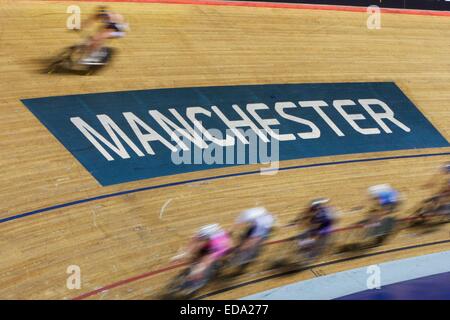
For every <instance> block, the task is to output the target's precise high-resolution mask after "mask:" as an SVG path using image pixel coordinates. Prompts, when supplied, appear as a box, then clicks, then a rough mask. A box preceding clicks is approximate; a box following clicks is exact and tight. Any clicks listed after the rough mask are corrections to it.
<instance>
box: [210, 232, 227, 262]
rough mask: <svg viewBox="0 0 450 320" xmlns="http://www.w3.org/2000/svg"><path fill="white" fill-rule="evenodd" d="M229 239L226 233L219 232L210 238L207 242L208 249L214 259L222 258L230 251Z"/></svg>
mask: <svg viewBox="0 0 450 320" xmlns="http://www.w3.org/2000/svg"><path fill="white" fill-rule="evenodd" d="M231 245H232V243H231V238H230V236H229V235H228V233H226V232H220V233H218V234H216V235H214V236H212V237H211V239H210V240H209V248H210V250H211V255H212V256H213V257H214V258H215V259H218V258H222V257H223V256H225V255H226V254H227V253H228V251H229V250H230V249H231Z"/></svg>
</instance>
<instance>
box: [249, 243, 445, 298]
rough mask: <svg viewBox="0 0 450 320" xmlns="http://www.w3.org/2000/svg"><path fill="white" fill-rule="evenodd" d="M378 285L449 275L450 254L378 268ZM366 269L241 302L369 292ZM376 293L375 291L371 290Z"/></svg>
mask: <svg viewBox="0 0 450 320" xmlns="http://www.w3.org/2000/svg"><path fill="white" fill-rule="evenodd" d="M378 266H379V267H380V277H381V286H386V285H389V284H393V283H397V282H402V281H407V280H412V279H417V278H422V277H426V276H430V275H434V274H439V273H445V272H450V251H444V252H439V253H432V254H427V255H423V256H419V257H414V258H408V259H401V260H395V261H391V262H385V263H381V264H379V265H378ZM367 270H368V269H367V266H366V267H362V268H358V269H353V270H348V271H343V272H338V273H334V274H330V275H327V276H323V277H318V278H314V279H310V280H306V281H301V282H297V283H294V284H290V285H286V286H282V287H278V288H274V289H271V290H267V291H264V292H261V293H257V294H254V295H251V296H247V297H244V298H242V300H329V299H335V298H339V297H343V296H346V295H349V294H353V293H356V292H361V291H365V290H368V287H367V279H368V277H369V276H370V274H368V272H367ZM373 290H376V289H373Z"/></svg>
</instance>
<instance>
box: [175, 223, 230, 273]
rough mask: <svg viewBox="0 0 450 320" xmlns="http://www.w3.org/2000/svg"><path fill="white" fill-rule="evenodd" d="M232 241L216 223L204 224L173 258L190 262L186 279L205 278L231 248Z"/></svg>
mask: <svg viewBox="0 0 450 320" xmlns="http://www.w3.org/2000/svg"><path fill="white" fill-rule="evenodd" d="M231 248H232V242H231V238H230V236H229V235H228V233H227V232H226V231H225V230H223V229H222V228H221V227H220V226H219V225H218V224H210V225H206V226H204V227H202V228H200V229H199V230H198V232H197V233H196V235H195V236H194V237H193V238H192V240H191V242H190V244H189V245H188V247H187V248H186V250H185V251H184V253H182V254H181V255H178V256H176V257H175V258H174V260H177V261H179V260H181V259H184V260H188V261H190V263H191V269H190V273H189V275H188V276H187V280H188V281H199V280H202V279H207V278H209V276H210V274H209V273H210V272H212V271H214V270H213V269H214V268H215V267H216V266H217V263H218V262H220V261H221V259H223V258H224V257H225V256H226V254H227V253H228V252H229V251H230V250H231Z"/></svg>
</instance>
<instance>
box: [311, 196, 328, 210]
mask: <svg viewBox="0 0 450 320" xmlns="http://www.w3.org/2000/svg"><path fill="white" fill-rule="evenodd" d="M329 201H330V199H328V198H318V199H314V200H313V201H311V204H310V205H309V210H310V211H317V210H319V209H320V208H322V207H323V205H324V204H326V203H328V202H329Z"/></svg>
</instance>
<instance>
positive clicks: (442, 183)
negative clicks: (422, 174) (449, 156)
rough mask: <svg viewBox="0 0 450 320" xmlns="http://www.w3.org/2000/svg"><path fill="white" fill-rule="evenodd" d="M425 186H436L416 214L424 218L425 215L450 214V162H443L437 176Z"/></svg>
mask: <svg viewBox="0 0 450 320" xmlns="http://www.w3.org/2000/svg"><path fill="white" fill-rule="evenodd" d="M425 187H427V188H436V189H437V191H436V192H435V193H434V195H433V196H432V197H430V198H429V199H426V200H425V202H424V205H423V207H422V208H420V209H419V210H418V211H417V213H416V216H417V217H418V218H419V219H424V218H425V217H426V216H427V215H433V214H437V215H440V214H444V215H449V214H450V162H447V163H445V164H444V165H443V166H442V167H441V170H440V172H439V174H438V175H437V176H434V177H433V179H432V180H431V181H430V182H429V183H427V184H426V185H425Z"/></svg>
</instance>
